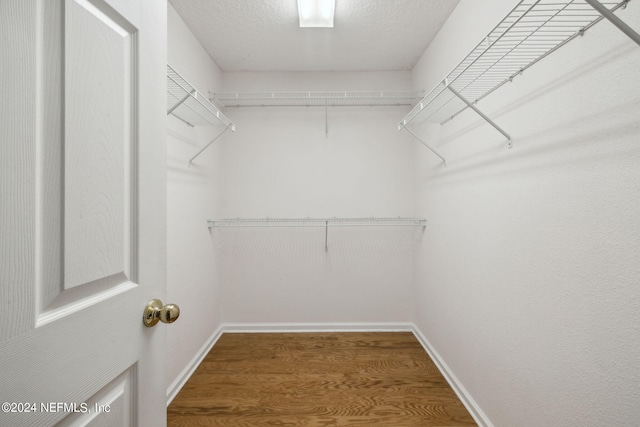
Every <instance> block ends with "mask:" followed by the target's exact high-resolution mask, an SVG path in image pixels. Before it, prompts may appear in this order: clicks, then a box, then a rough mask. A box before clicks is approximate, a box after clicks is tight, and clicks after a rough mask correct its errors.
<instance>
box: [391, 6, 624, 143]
mask: <svg viewBox="0 0 640 427" xmlns="http://www.w3.org/2000/svg"><path fill="white" fill-rule="evenodd" d="M587 1H588V2H589V3H593V7H591V6H589V5H587V4H585V3H584V2H582V1H578V0H570V1H559V0H522V1H521V2H519V3H518V5H517V6H516V7H515V8H514V9H513V10H512V11H511V12H510V13H509V14H508V15H507V16H506V17H505V18H504V19H503V20H502V21H500V23H499V24H498V25H497V26H496V27H495V28H494V29H493V30H492V31H491V32H490V33H489V34H488V35H487V36H486V37H485V38H484V39H483V40H482V41H481V42H480V43H478V45H477V46H476V47H475V48H474V49H473V50H472V51H471V52H470V53H469V54H468V55H467V56H466V57H465V58H464V59H463V60H462V61H461V62H460V63H459V64H458V65H457V66H456V67H455V68H454V69H453V70H452V71H451V72H450V73H449V74H447V75H446V76H445V78H444V79H443V80H442V81H441V82H440V83H439V84H438V85H436V86H435V87H434V88H433V89H432V90H431V91H430V92H429V93H428V94H427V95H426V96H425V97H424V98H423V99H422V100H421V101H420V102H419V103H418V104H417V105H416V106H415V107H414V108H413V109H412V110H411V111H410V112H409V114H407V115H406V116H405V117H404V118H403V119H402V121H401V122H400V123H399V124H398V129H402V128H404V127H406V126H407V125H408V124H409V123H411V122H414V121H415V122H426V123H439V124H441V125H442V124H444V123H446V122H448V121H449V120H451V119H453V118H454V117H455V116H457V115H458V114H460V113H461V112H462V111H464V110H466V109H467V108H472V109H474V110H475V111H476V112H478V113H479V114H481V113H480V110H478V109H477V107H475V105H476V104H477V103H478V101H480V100H481V99H483V98H484V97H486V96H487V95H489V94H490V93H492V92H493V91H495V90H496V89H498V88H499V87H501V86H502V85H504V84H505V83H507V82H510V81H512V80H513V78H515V77H516V76H518V75H519V74H522V72H523V71H525V70H526V69H528V68H529V67H531V66H532V65H533V64H535V63H537V62H538V61H540V60H541V59H543V58H545V57H546V56H547V55H549V54H551V53H552V52H554V51H556V50H557V49H559V48H560V47H562V46H564V45H565V44H567V43H568V42H569V41H571V40H573V39H574V38H576V37H578V36H580V35H582V34H584V32H585V31H587V30H588V29H589V28H591V27H592V26H593V25H595V24H596V23H598V22H600V21H601V20H602V19H604V18H603V16H602V15H601V14H600V12H598V11H597V10H595V9H594V8H595V7H596V5H595V3H598V4H599V5H600V6H601V7H602V8H605V9H606V10H607V11H609V12H610V13H611V12H614V11H616V10H618V9H619V8H622V7H625V6H626V5H627V3H628V2H629V1H630V0H622V1H605V2H602V3H599V2H596V1H595V0H587ZM616 25H617V24H616ZM630 37H632V36H631V35H630ZM632 38H634V37H632ZM634 40H635V39H634ZM482 116H483V118H484V119H485V120H487V121H488V122H489V123H490V124H491V125H492V126H494V127H495V128H496V129H497V130H498V131H500V132H501V133H502V134H503V135H505V137H506V138H507V140H508V141H509V145H511V138H510V137H509V135H508V134H507V133H506V132H504V130H502V129H501V128H500V127H499V126H498V125H497V124H495V123H494V122H493V121H491V120H490V119H489V118H488V117H486V116H485V115H482Z"/></svg>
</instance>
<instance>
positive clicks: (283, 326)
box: [167, 323, 494, 427]
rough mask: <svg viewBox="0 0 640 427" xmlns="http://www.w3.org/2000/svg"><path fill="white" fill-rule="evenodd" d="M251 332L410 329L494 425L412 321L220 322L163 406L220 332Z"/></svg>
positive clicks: (484, 426) (485, 426)
mask: <svg viewBox="0 0 640 427" xmlns="http://www.w3.org/2000/svg"><path fill="white" fill-rule="evenodd" d="M243 332H244V333H251V332H263V333H268V332H290V333H294V332H412V333H413V335H414V336H415V337H416V339H417V340H418V342H420V345H422V347H423V348H424V350H425V351H426V352H427V354H428V355H429V356H430V357H431V359H432V360H433V362H434V363H435V364H436V366H437V367H438V369H439V370H440V372H441V373H442V375H443V376H444V378H445V379H446V380H447V382H448V383H449V385H450V386H451V388H452V389H453V391H454V392H455V393H456V395H457V396H458V398H459V399H460V401H462V404H463V405H464V406H465V408H467V410H468V411H469V413H470V414H471V416H472V417H473V419H474V420H475V422H476V423H478V425H479V426H481V427H494V426H493V424H492V423H491V421H490V420H489V418H488V417H487V415H486V414H485V413H484V412H483V411H482V409H481V408H480V406H478V404H477V403H476V401H475V400H474V399H473V397H471V395H470V394H469V392H468V391H467V389H466V388H465V387H464V386H463V385H462V384H461V383H460V381H459V380H458V378H457V377H456V376H455V375H454V374H453V372H452V371H451V369H450V368H449V366H447V364H446V363H445V362H444V360H442V358H441V357H440V355H439V354H438V352H437V351H436V350H435V349H434V348H433V346H432V345H431V344H430V343H429V340H427V338H426V337H425V336H424V335H423V334H422V332H421V331H420V330H419V329H418V327H417V326H416V325H415V324H413V323H224V324H222V325H221V326H220V327H219V328H218V329H217V330H216V331H215V332H214V333H213V335H211V337H209V339H208V340H207V341H206V342H205V344H204V345H203V346H202V348H201V349H200V351H198V353H197V354H196V355H195V356H194V357H193V359H191V361H190V362H189V364H188V365H187V366H185V368H184V369H183V370H182V372H180V375H178V377H177V378H176V379H175V380H174V381H173V383H171V385H170V386H169V388H168V389H167V406H169V404H170V403H171V401H173V399H174V398H175V397H176V395H177V394H178V392H179V391H180V389H182V387H183V386H184V385H185V384H186V382H187V381H188V380H189V378H190V377H191V375H193V373H194V372H195V370H196V369H197V368H198V366H199V365H200V363H201V362H202V360H203V359H204V358H205V356H206V355H207V354H208V353H209V351H211V348H212V347H213V346H214V344H215V343H216V342H217V341H218V339H219V338H220V337H221V336H222V334H223V333H243Z"/></svg>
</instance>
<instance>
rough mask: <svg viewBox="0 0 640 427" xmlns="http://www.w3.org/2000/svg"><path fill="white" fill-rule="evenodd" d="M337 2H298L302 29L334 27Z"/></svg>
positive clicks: (313, 0)
mask: <svg viewBox="0 0 640 427" xmlns="http://www.w3.org/2000/svg"><path fill="white" fill-rule="evenodd" d="M335 9H336V0H298V15H300V27H316V28H317V27H329V28H332V27H333V14H334V12H335Z"/></svg>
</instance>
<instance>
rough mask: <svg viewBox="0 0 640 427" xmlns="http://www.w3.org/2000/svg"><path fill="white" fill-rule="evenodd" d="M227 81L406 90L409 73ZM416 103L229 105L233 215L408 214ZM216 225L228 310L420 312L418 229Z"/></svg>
mask: <svg viewBox="0 0 640 427" xmlns="http://www.w3.org/2000/svg"><path fill="white" fill-rule="evenodd" d="M223 83H224V89H225V90H229V91H291V90H316V91H317V90H394V89H395V90H403V89H408V88H410V85H411V80H410V73H407V72H398V73H259V74H256V73H225V74H224V75H223ZM407 110H408V108H397V107H390V108H387V107H383V108H380V107H373V108H372V107H357V108H356V107H336V108H329V110H328V136H327V135H325V111H324V109H323V108H317V107H316V108H314V107H301V108H260V107H258V108H240V109H238V108H236V109H233V108H229V109H228V113H229V115H230V116H232V117H233V120H234V121H235V123H236V125H237V131H236V133H235V135H233V141H232V142H231V143H229V144H226V145H225V146H224V148H223V156H224V159H225V162H224V167H223V175H224V178H223V186H224V193H223V194H224V195H223V201H222V207H221V213H222V215H223V216H224V217H231V218H234V217H244V218H251V217H258V218H263V217H272V218H273V217H285V218H287V217H289V218H297V217H302V218H304V217H334V216H336V217H365V216H366V217H371V216H382V217H385V216H393V217H397V216H411V214H412V212H413V171H412V166H411V165H412V161H411V157H412V155H413V145H412V144H413V143H412V141H411V140H410V139H408V138H407V137H406V136H404V137H399V133H398V131H397V130H396V124H397V122H398V120H399V118H400V117H402V115H403V114H405V113H406V112H407ZM324 234H325V230H324V229H300V228H296V229H264V228H262V229H259V228H245V229H216V230H215V231H214V236H215V237H217V240H218V241H219V243H220V250H221V253H222V255H223V259H224V261H223V264H224V266H225V267H224V272H223V282H224V286H225V298H224V311H223V312H224V314H223V316H224V320H225V322H231V323H245V324H246V323H267V324H268V323H290V324H301V323H322V324H331V323H363V322H364V323H370V322H371V323H375V322H385V323H388V322H407V321H410V320H411V319H412V312H411V309H410V308H409V307H411V296H412V295H413V289H412V283H413V278H412V274H413V273H412V270H413V267H412V265H413V264H412V258H413V257H412V253H413V245H414V238H416V237H419V236H416V233H415V230H409V229H392V230H391V229H381V228H376V229H373V228H361V229H338V228H330V229H329V249H328V252H325V247H324Z"/></svg>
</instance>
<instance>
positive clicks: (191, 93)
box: [167, 89, 196, 126]
mask: <svg viewBox="0 0 640 427" xmlns="http://www.w3.org/2000/svg"><path fill="white" fill-rule="evenodd" d="M195 93H196V90H195V89H194V90H192V91H191V92H188V93H187V94H186V95H185V96H184V97H183V98H182V99H181V100H180V101H178V103H177V104H176V105H174V106H173V107H171V108H170V109H168V110H167V116H168V115H169V114H171V113H173V112H174V111H175V110H176V108H178V107H179V106H181V105H182V103H183V102H184V101H186V100H187V99H189V97H190V96H194V95H195ZM178 118H180V117H178ZM187 124H188V125H190V126H191V124H190V123H187Z"/></svg>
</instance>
